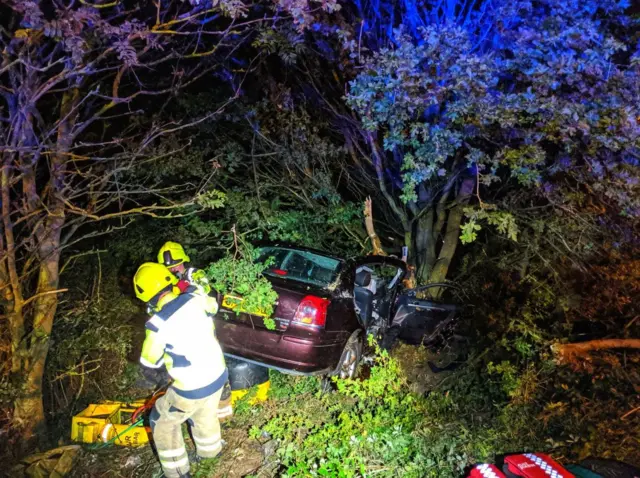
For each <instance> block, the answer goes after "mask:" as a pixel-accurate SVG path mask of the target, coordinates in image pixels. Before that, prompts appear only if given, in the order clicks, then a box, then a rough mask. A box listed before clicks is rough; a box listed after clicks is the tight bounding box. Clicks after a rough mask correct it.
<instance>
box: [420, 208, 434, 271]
mask: <svg viewBox="0 0 640 478" xmlns="http://www.w3.org/2000/svg"><path fill="white" fill-rule="evenodd" d="M434 215H435V211H434V210H433V208H432V207H429V211H427V213H426V214H424V216H423V217H421V218H420V219H418V229H417V230H416V256H417V258H418V260H417V263H418V278H419V280H420V282H422V283H425V282H427V281H428V280H429V276H430V275H431V270H432V269H433V265H434V263H435V262H436V243H435V240H434V239H433V236H434V234H433V219H434Z"/></svg>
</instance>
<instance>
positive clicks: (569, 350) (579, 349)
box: [551, 339, 640, 362]
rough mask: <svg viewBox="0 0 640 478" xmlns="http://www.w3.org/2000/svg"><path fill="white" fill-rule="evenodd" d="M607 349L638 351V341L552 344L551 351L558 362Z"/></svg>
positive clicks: (602, 340)
mask: <svg viewBox="0 0 640 478" xmlns="http://www.w3.org/2000/svg"><path fill="white" fill-rule="evenodd" d="M608 349H640V339H601V340H589V341H587V342H579V343H573V344H553V345H552V346H551V350H552V351H553V353H554V354H555V355H556V360H558V361H559V362H571V361H572V359H574V358H576V357H579V356H582V357H583V356H585V355H588V354H589V353H590V352H594V351H598V350H608Z"/></svg>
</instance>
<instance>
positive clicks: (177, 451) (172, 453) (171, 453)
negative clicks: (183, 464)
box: [158, 447, 187, 458]
mask: <svg viewBox="0 0 640 478" xmlns="http://www.w3.org/2000/svg"><path fill="white" fill-rule="evenodd" d="M186 454H187V449H186V448H185V447H180V448H174V449H173V450H162V451H160V450H158V456H159V457H160V458H177V457H179V456H182V455H186Z"/></svg>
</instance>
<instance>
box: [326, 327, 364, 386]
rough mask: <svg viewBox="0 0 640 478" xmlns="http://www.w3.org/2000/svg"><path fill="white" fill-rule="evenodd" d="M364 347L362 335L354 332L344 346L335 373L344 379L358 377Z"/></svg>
mask: <svg viewBox="0 0 640 478" xmlns="http://www.w3.org/2000/svg"><path fill="white" fill-rule="evenodd" d="M362 348H363V346H362V335H361V334H360V333H358V332H354V333H353V334H352V335H351V337H349V340H347V344H346V345H345V346H344V350H343V351H342V356H341V357H340V361H339V362H338V366H337V367H336V370H335V371H334V372H333V375H335V376H337V377H338V378H342V379H345V378H356V377H357V375H358V366H359V365H360V359H361V358H362Z"/></svg>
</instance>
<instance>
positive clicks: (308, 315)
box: [293, 295, 329, 327]
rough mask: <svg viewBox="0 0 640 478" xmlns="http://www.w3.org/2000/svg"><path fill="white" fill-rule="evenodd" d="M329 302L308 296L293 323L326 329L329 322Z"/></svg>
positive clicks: (301, 303) (302, 302) (299, 307)
mask: <svg viewBox="0 0 640 478" xmlns="http://www.w3.org/2000/svg"><path fill="white" fill-rule="evenodd" d="M328 307H329V301H328V300H327V299H322V298H320V297H316V296H313V295H308V296H306V297H305V298H304V299H302V301H301V302H300V305H298V310H296V314H295V315H294V316H293V321H294V322H296V323H298V324H303V325H311V326H315V327H324V324H325V323H326V321H327V308H328Z"/></svg>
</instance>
